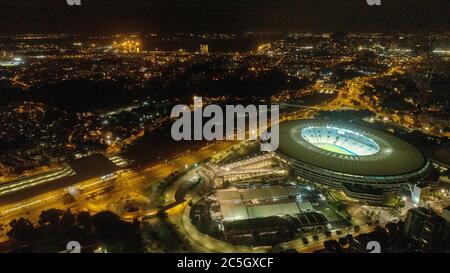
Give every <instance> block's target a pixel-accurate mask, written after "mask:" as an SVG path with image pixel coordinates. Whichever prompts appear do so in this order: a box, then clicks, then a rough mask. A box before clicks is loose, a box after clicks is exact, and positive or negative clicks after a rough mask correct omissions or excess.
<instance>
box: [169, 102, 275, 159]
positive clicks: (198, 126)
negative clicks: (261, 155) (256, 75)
mask: <svg viewBox="0 0 450 273" xmlns="http://www.w3.org/2000/svg"><path fill="white" fill-rule="evenodd" d="M193 107H194V109H193V111H191V109H190V108H189V107H188V106H187V105H176V106H175V107H174V108H173V109H172V113H171V115H170V117H171V118H178V120H176V121H175V122H174V124H173V125H172V129H171V134H172V138H173V139H174V140H176V141H180V140H208V141H212V140H257V139H258V137H259V139H260V140H261V151H264V152H272V151H276V150H277V149H278V145H279V124H278V123H279V112H280V107H279V105H271V106H270V107H269V106H268V105H259V106H258V107H257V106H255V105H247V106H245V107H244V106H243V105H226V106H225V107H224V108H225V113H224V111H223V108H222V107H220V106H219V105H215V104H210V105H207V106H206V107H205V108H203V100H202V98H201V97H194V105H193ZM269 113H270V118H269ZM180 115H181V117H180ZM192 116H193V122H192ZM203 118H210V119H209V120H208V121H207V122H206V123H205V124H203ZM247 120H248V126H246V121H247ZM269 121H270V124H269ZM192 128H193V130H192ZM247 128H248V130H247ZM269 131H270V132H269ZM247 135H248V137H247ZM236 137H237V138H236Z"/></svg>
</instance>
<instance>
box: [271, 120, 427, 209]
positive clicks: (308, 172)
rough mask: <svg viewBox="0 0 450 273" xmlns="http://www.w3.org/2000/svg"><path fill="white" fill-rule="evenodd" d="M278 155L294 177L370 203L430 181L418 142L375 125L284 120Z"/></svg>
mask: <svg viewBox="0 0 450 273" xmlns="http://www.w3.org/2000/svg"><path fill="white" fill-rule="evenodd" d="M276 156H277V157H278V159H279V160H281V161H283V162H284V163H286V164H287V165H288V166H289V169H290V175H292V176H295V177H299V178H301V179H305V180H307V181H311V182H315V183H319V184H322V185H326V186H329V187H332V188H336V189H340V190H342V191H344V192H345V193H346V194H347V195H348V196H350V197H352V198H356V199H358V200H361V201H365V202H368V203H381V202H382V201H383V199H384V197H385V194H386V193H388V192H398V191H399V189H400V188H401V187H402V186H404V185H405V184H407V183H413V184H415V183H417V182H420V181H422V180H424V179H425V178H426V177H427V176H428V174H429V173H430V171H431V163H430V162H429V161H428V160H427V159H426V158H425V156H423V154H422V153H421V152H419V151H418V150H417V149H416V148H415V147H414V146H412V145H410V144H408V143H407V142H405V141H403V140H401V139H399V138H397V137H395V136H393V135H390V134H388V133H384V132H381V131H378V130H375V129H372V128H368V127H364V126H361V125H356V124H352V123H344V122H336V121H325V120H297V121H289V122H285V123H282V124H280V147H279V149H278V151H277V154H276Z"/></svg>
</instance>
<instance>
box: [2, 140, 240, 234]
mask: <svg viewBox="0 0 450 273" xmlns="http://www.w3.org/2000/svg"><path fill="white" fill-rule="evenodd" d="M234 144H236V141H222V142H218V143H214V144H210V145H207V146H204V147H203V148H201V149H199V150H197V151H195V153H190V154H189V155H177V156H175V157H173V158H171V159H169V160H167V163H166V160H161V161H160V162H157V163H154V164H151V165H148V166H144V167H142V168H140V169H139V170H136V171H132V172H129V173H124V174H122V175H120V176H119V177H118V178H117V179H116V180H115V181H114V183H112V182H102V181H101V180H99V179H93V180H89V181H80V183H78V184H77V185H75V187H77V188H78V189H79V190H80V195H79V196H76V201H75V202H72V203H68V204H66V203H64V197H65V196H66V197H67V192H68V189H67V188H62V189H59V190H56V191H52V192H47V193H44V194H41V195H39V196H35V197H33V198H29V199H26V200H23V201H21V202H19V203H12V204H6V205H3V206H2V207H0V213H1V214H0V224H3V225H5V226H7V225H8V224H9V222H10V221H11V220H13V219H17V218H20V217H24V218H28V219H29V220H31V221H33V222H36V221H37V220H38V217H39V215H40V213H41V211H43V210H46V209H50V208H57V209H63V210H65V209H71V210H74V211H82V210H87V211H91V212H97V211H101V210H104V209H106V208H107V206H108V205H109V203H114V202H116V201H117V200H119V199H120V198H121V197H122V196H125V195H126V194H127V193H129V192H130V191H136V192H141V191H142V190H143V189H145V188H146V187H148V185H150V184H151V183H156V182H158V181H161V180H162V179H164V178H166V177H168V176H169V175H170V174H172V173H173V172H175V171H182V170H184V169H185V168H186V166H190V165H193V164H195V163H198V162H201V161H203V160H206V159H209V158H211V157H212V156H214V155H216V154H219V153H220V152H219V151H226V150H227V149H228V148H230V147H231V146H233V145H234ZM112 184H113V185H114V186H113V187H112V190H109V191H106V192H105V194H107V196H108V198H107V199H108V202H107V203H104V204H102V205H100V206H99V205H98V204H96V205H95V206H93V205H92V204H91V202H89V200H88V199H89V198H90V197H91V196H92V194H95V193H96V192H98V193H99V195H101V194H103V192H102V191H103V190H104V189H106V188H108V187H111V186H112ZM6 232H7V229H5V230H3V231H2V233H0V241H3V240H6V239H7V237H5V234H6Z"/></svg>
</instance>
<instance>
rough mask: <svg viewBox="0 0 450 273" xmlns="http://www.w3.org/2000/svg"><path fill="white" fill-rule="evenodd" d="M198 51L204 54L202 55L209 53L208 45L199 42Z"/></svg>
mask: <svg viewBox="0 0 450 273" xmlns="http://www.w3.org/2000/svg"><path fill="white" fill-rule="evenodd" d="M200 53H201V54H204V55H207V54H209V46H208V44H201V45H200Z"/></svg>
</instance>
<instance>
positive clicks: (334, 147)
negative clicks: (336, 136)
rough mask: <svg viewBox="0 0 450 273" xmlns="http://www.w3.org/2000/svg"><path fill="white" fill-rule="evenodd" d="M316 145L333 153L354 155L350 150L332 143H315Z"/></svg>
mask: <svg viewBox="0 0 450 273" xmlns="http://www.w3.org/2000/svg"><path fill="white" fill-rule="evenodd" d="M316 146H317V147H319V148H321V149H324V150H327V151H330V152H333V153H338V154H343V155H355V154H354V153H352V152H350V151H349V150H347V149H344V148H342V147H339V146H337V145H333V144H316Z"/></svg>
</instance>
